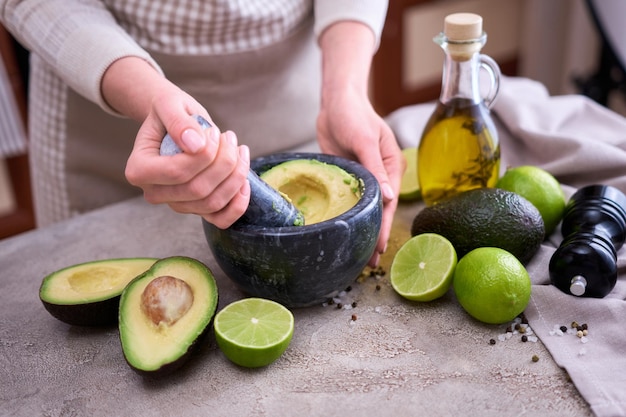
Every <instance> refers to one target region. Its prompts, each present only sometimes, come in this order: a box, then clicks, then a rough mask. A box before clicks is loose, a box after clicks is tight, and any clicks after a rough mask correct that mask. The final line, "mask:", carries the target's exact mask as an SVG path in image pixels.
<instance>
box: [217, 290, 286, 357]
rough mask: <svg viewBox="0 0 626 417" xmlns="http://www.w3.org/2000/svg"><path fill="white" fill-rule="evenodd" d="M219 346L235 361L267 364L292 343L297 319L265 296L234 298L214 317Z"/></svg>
mask: <svg viewBox="0 0 626 417" xmlns="http://www.w3.org/2000/svg"><path fill="white" fill-rule="evenodd" d="M213 327H214V329H215V338H216V340H217V345H218V346H219V348H220V349H221V350H222V352H223V353H224V355H226V357H227V358H228V359H230V360H231V361H232V362H234V363H236V364H237V365H240V366H245V367H247V368H257V367H260V366H266V365H269V364H270V363H272V362H274V361H275V360H276V359H278V358H279V357H280V356H281V355H282V354H283V352H285V350H286V349H287V347H288V346H289V342H291V337H292V336H293V327H294V320H293V315H292V314H291V312H290V311H289V310H287V309H286V308H285V307H283V306H282V305H281V304H278V303H277V302H274V301H270V300H266V299H263V298H244V299H242V300H239V301H235V302H233V303H231V304H229V305H227V306H226V307H224V308H223V309H222V310H220V312H219V313H217V315H216V316H215V322H214V325H213Z"/></svg>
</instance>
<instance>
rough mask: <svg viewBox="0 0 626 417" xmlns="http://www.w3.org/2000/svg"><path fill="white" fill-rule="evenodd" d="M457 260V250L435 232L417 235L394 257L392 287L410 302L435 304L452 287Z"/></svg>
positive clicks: (391, 277) (391, 271) (391, 276)
mask: <svg viewBox="0 0 626 417" xmlns="http://www.w3.org/2000/svg"><path fill="white" fill-rule="evenodd" d="M456 260H457V258H456V251H455V250H454V247H453V246H452V243H450V241H449V240H448V239H446V238H445V237H443V236H441V235H438V234H434V233H424V234H420V235H417V236H413V237H412V238H411V239H409V240H407V241H406V243H404V244H403V245H402V247H401V248H400V249H399V250H398V252H397V253H396V254H395V256H394V258H393V262H392V264H391V269H390V281H391V286H392V287H393V289H394V290H395V291H396V292H397V293H398V294H400V295H401V296H402V297H404V298H407V299H409V300H414V301H432V300H434V299H437V298H439V297H441V296H442V295H444V294H445V293H446V292H447V291H448V289H449V288H450V284H451V282H452V276H453V273H454V268H455V266H456Z"/></svg>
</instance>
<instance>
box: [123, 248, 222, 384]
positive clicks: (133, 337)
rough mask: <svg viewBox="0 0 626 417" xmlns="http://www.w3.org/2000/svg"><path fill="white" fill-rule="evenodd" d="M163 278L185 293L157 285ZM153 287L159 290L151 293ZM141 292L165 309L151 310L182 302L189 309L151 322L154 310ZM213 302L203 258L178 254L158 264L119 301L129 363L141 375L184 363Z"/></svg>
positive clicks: (210, 314) (213, 287) (214, 296)
mask: <svg viewBox="0 0 626 417" xmlns="http://www.w3.org/2000/svg"><path fill="white" fill-rule="evenodd" d="M163 279H166V280H169V281H171V282H176V283H177V286H176V288H177V289H179V288H182V287H184V288H185V291H184V292H177V291H178V290H169V291H168V289H167V288H163V287H158V286H157V287H155V284H156V282H161V281H162V280H163ZM153 281H155V283H153ZM181 281H182V282H181ZM178 284H180V285H178ZM154 288H158V289H156V290H154V291H151V289H154ZM172 288H173V287H172ZM144 293H146V294H152V295H154V297H153V298H154V299H158V300H160V301H159V302H158V303H157V304H155V305H158V306H161V307H163V309H162V310H154V311H165V310H167V309H168V308H171V307H172V306H177V305H179V304H181V303H183V304H185V302H186V303H187V305H186V307H187V308H186V309H185V311H183V312H182V313H177V315H176V317H177V320H176V321H174V322H171V323H169V324H168V323H167V322H165V321H155V317H156V316H158V314H150V313H149V311H152V310H146V305H147V304H148V303H147V302H146V301H145V300H146V298H145V297H147V296H146V295H144ZM180 294H184V295H185V297H181V296H180ZM151 299H152V298H151ZM183 299H184V300H186V301H185V302H182V301H181V300H183ZM217 302H218V293H217V284H216V283H215V279H214V277H213V274H212V273H211V271H210V270H209V269H208V268H207V267H206V266H205V265H204V264H202V263H201V262H199V261H197V260H195V259H191V258H187V257H182V256H176V257H171V258H165V259H161V260H159V261H158V262H156V263H155V264H154V265H153V266H152V267H151V268H150V269H149V270H148V271H146V272H145V273H143V274H142V275H140V276H138V277H137V278H135V279H134V280H133V281H131V282H130V283H129V284H128V286H127V287H126V289H125V290H124V292H123V293H122V297H121V300H120V308H119V334H120V341H121V344H122V350H123V352H124V357H125V358H126V361H127V362H128V364H129V365H130V366H131V367H132V368H133V369H134V370H135V371H138V372H139V373H143V374H155V373H168V372H171V371H173V370H175V369H177V368H179V367H180V366H182V365H183V363H184V362H185V361H186V359H187V358H188V356H189V354H190V353H191V351H192V349H193V348H194V346H196V342H197V341H198V340H199V339H200V338H201V336H203V335H204V334H205V332H206V330H207V328H208V327H209V324H210V323H211V320H212V318H213V316H214V314H215V311H216V309H217ZM168 311H169V310H168Z"/></svg>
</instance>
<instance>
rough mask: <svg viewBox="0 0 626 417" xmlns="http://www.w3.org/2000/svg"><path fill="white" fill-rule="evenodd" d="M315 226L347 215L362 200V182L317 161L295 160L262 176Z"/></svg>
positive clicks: (273, 168)
mask: <svg viewBox="0 0 626 417" xmlns="http://www.w3.org/2000/svg"><path fill="white" fill-rule="evenodd" d="M261 179H263V180H264V181H265V182H267V183H268V184H269V185H271V186H272V187H274V188H275V189H276V190H278V191H279V192H280V193H282V194H283V195H284V196H286V198H287V199H288V200H289V201H291V203H292V204H293V205H294V206H296V208H297V209H298V210H300V212H302V214H303V215H304V223H305V224H307V225H309V224H314V223H319V222H322V221H324V220H329V219H332V218H333V217H337V216H338V215H340V214H342V213H344V212H346V211H348V210H349V209H351V208H352V207H354V205H355V204H356V203H357V201H359V199H360V198H361V188H360V186H359V180H358V179H357V178H355V177H354V175H351V174H349V173H348V172H346V171H345V170H343V169H342V168H340V167H338V166H337V165H333V164H327V163H324V162H320V161H316V160H314V159H294V160H291V161H287V162H283V163H281V164H278V165H276V166H274V167H272V168H271V169H269V170H267V171H265V172H264V173H262V174H261Z"/></svg>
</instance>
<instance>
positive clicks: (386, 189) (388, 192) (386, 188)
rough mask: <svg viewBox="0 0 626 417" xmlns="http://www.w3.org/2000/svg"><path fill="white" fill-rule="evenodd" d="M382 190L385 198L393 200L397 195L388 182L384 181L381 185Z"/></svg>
mask: <svg viewBox="0 0 626 417" xmlns="http://www.w3.org/2000/svg"><path fill="white" fill-rule="evenodd" d="M381 189H382V192H383V197H384V198H385V200H393V199H394V198H395V197H396V195H395V193H394V192H393V189H392V188H391V185H389V184H388V183H384V184H383V185H382V187H381Z"/></svg>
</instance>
